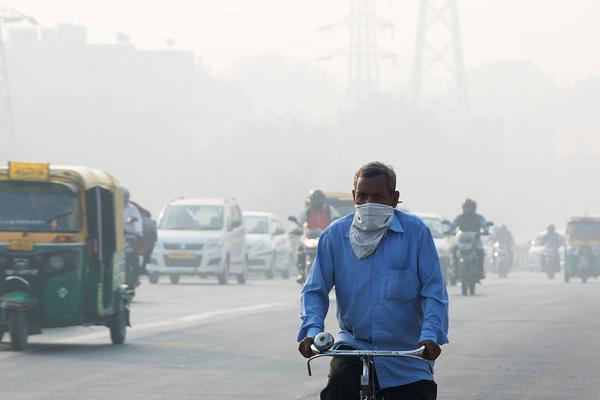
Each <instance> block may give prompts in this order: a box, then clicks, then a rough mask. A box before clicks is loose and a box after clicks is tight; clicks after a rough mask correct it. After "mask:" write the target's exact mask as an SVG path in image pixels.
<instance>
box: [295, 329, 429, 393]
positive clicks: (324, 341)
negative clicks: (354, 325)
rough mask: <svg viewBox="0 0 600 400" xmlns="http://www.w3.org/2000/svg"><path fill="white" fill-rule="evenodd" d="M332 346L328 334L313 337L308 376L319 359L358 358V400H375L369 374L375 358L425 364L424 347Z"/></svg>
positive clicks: (331, 340) (307, 363)
mask: <svg viewBox="0 0 600 400" xmlns="http://www.w3.org/2000/svg"><path fill="white" fill-rule="evenodd" d="M333 346H334V339H333V336H332V335H331V334H330V333H327V332H322V333H320V334H318V335H317V336H315V340H314V344H312V345H311V349H312V351H313V352H314V353H315V355H314V356H312V357H311V358H309V359H308V361H307V362H306V366H307V368H308V376H312V370H311V368H310V363H311V361H313V360H315V359H317V358H321V357H359V358H360V359H361V361H362V375H361V377H360V399H361V400H377V399H378V397H377V393H376V390H375V379H374V375H372V374H371V367H372V365H373V359H374V358H375V357H406V358H414V359H417V360H421V361H423V362H427V360H425V359H424V358H423V357H422V356H423V352H424V351H425V346H421V347H419V348H418V349H415V350H405V351H393V350H331V348H332V347H333Z"/></svg>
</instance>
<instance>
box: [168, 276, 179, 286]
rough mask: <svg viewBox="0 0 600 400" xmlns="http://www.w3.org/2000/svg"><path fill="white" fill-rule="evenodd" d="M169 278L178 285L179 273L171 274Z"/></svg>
mask: <svg viewBox="0 0 600 400" xmlns="http://www.w3.org/2000/svg"><path fill="white" fill-rule="evenodd" d="M169 279H170V280H171V283H172V284H173V285H177V284H178V283H179V275H169Z"/></svg>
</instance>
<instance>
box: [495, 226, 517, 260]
mask: <svg viewBox="0 0 600 400" xmlns="http://www.w3.org/2000/svg"><path fill="white" fill-rule="evenodd" d="M492 241H493V242H497V243H499V244H500V246H501V247H503V248H505V249H506V250H507V252H508V256H509V260H510V264H511V265H512V262H513V258H514V252H513V246H514V244H515V241H514V238H513V235H512V233H511V232H510V230H509V229H508V227H507V226H506V225H504V224H503V225H500V226H498V228H497V229H496V230H495V231H494V234H493V235H492Z"/></svg>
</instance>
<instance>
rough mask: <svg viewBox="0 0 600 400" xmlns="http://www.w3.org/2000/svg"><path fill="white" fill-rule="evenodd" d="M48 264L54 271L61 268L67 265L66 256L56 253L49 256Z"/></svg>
mask: <svg viewBox="0 0 600 400" xmlns="http://www.w3.org/2000/svg"><path fill="white" fill-rule="evenodd" d="M48 266H49V267H50V270H52V271H58V270H61V269H63V268H64V266H65V258H64V257H63V256H61V255H60V254H54V255H52V256H50V258H48Z"/></svg>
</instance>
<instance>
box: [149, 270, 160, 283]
mask: <svg viewBox="0 0 600 400" xmlns="http://www.w3.org/2000/svg"><path fill="white" fill-rule="evenodd" d="M159 280H160V274H159V273H158V272H151V273H150V274H149V275H148V281H149V282H150V283H151V284H152V285H156V284H157V283H158V281H159Z"/></svg>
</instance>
